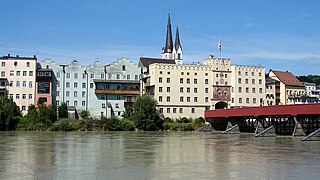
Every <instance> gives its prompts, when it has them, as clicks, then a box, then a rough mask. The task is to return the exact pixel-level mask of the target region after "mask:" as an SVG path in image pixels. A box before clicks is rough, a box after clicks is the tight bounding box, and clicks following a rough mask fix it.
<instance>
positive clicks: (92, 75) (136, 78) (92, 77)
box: [57, 72, 139, 80]
mask: <svg viewBox="0 0 320 180" xmlns="http://www.w3.org/2000/svg"><path fill="white" fill-rule="evenodd" d="M112 75H113V74H108V79H112ZM86 76H87V74H86V73H82V79H85V78H86ZM60 77H61V74H60V72H57V78H60ZM120 77H121V75H120V74H117V75H116V79H120ZM66 78H67V79H70V78H71V73H66ZM73 78H74V79H78V73H73ZM90 78H91V79H94V78H95V74H93V73H91V74H90ZM138 78H139V76H138V75H135V76H134V79H135V80H138ZM100 79H105V74H100ZM123 79H127V80H131V75H123Z"/></svg>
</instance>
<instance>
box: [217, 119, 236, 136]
mask: <svg viewBox="0 0 320 180" xmlns="http://www.w3.org/2000/svg"><path fill="white" fill-rule="evenodd" d="M239 133H240V129H239V126H238V124H236V125H234V126H232V124H231V122H230V121H228V125H227V128H226V130H225V131H223V132H222V133H221V134H239Z"/></svg>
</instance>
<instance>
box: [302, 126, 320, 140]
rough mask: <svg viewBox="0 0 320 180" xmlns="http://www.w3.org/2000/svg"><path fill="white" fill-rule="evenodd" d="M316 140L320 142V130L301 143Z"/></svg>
mask: <svg viewBox="0 0 320 180" xmlns="http://www.w3.org/2000/svg"><path fill="white" fill-rule="evenodd" d="M315 140H320V128H319V129H317V130H315V131H314V132H312V133H310V134H309V135H308V136H306V137H304V138H302V139H301V141H315Z"/></svg>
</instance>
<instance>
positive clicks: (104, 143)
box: [0, 132, 320, 179]
mask: <svg viewBox="0 0 320 180" xmlns="http://www.w3.org/2000/svg"><path fill="white" fill-rule="evenodd" d="M319 154H320V142H316V141H314V142H302V141H300V139H298V138H291V137H271V138H255V137H253V135H252V134H236V135H221V134H214V133H193V132H0V179H249V178H250V179H291V178H294V179H315V178H317V177H318V176H319V175H320V172H318V170H319V169H320V163H319V162H320V161H319V160H320V156H319Z"/></svg>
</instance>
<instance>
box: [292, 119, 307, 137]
mask: <svg viewBox="0 0 320 180" xmlns="http://www.w3.org/2000/svg"><path fill="white" fill-rule="evenodd" d="M293 119H294V123H295V125H294V130H293V133H292V136H293V137H294V136H305V135H306V134H305V133H304V131H303V128H302V126H301V124H300V123H299V122H298V121H297V118H296V117H294V118H293Z"/></svg>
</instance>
